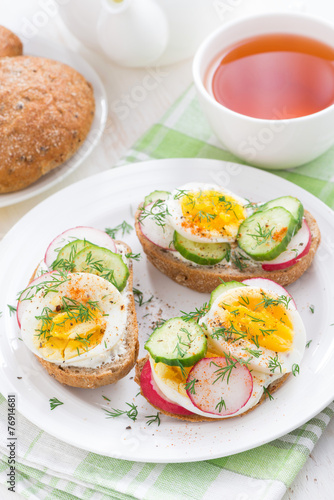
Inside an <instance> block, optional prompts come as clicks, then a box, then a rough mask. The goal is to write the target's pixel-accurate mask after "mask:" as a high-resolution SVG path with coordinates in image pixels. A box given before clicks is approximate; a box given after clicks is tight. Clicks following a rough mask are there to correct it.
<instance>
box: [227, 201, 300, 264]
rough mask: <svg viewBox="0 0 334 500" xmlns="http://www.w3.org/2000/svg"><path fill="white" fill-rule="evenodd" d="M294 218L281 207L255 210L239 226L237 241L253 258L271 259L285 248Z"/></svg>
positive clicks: (292, 228) (289, 238)
mask: <svg viewBox="0 0 334 500" xmlns="http://www.w3.org/2000/svg"><path fill="white" fill-rule="evenodd" d="M295 230H296V220H295V219H294V217H293V216H292V215H291V213H290V212H288V210H286V209H285V208H282V207H275V208H270V209H268V210H263V211H260V212H255V214H253V215H251V216H250V217H248V218H247V219H245V220H244V221H243V222H242V223H241V224H240V227H239V232H238V236H237V242H238V245H239V247H240V248H242V250H244V251H245V252H246V253H247V254H248V255H250V256H251V257H252V258H253V259H254V260H273V259H275V258H276V257H277V256H278V255H280V254H281V253H282V252H284V250H286V248H287V246H288V243H289V242H290V240H291V238H292V236H293V235H294V234H295Z"/></svg>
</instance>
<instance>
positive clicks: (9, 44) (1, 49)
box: [0, 26, 23, 57]
mask: <svg viewBox="0 0 334 500" xmlns="http://www.w3.org/2000/svg"><path fill="white" fill-rule="evenodd" d="M22 49H23V47H22V42H21V40H20V39H19V37H18V36H16V35H15V34H14V33H13V32H12V31H10V30H9V29H7V28H5V27H4V26H0V57H13V56H21V55H22Z"/></svg>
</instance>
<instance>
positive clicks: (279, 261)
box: [262, 219, 312, 271]
mask: <svg viewBox="0 0 334 500" xmlns="http://www.w3.org/2000/svg"><path fill="white" fill-rule="evenodd" d="M311 242H312V235H311V231H310V228H309V226H308V224H307V222H306V220H305V219H303V223H302V227H301V228H300V229H299V231H298V233H297V234H295V236H294V237H293V238H292V240H291V241H290V243H289V244H288V247H287V249H286V250H285V251H284V252H282V253H281V254H280V255H279V256H278V257H276V259H274V260H270V261H266V262H262V269H263V270H264V271H276V270H279V269H286V268H287V267H291V266H293V265H294V264H296V262H298V261H299V260H300V259H301V258H302V257H304V256H305V255H307V254H308V252H309V250H310V247H311Z"/></svg>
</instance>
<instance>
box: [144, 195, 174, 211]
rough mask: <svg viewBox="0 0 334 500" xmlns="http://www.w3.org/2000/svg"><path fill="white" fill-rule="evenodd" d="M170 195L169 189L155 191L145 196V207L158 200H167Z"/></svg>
mask: <svg viewBox="0 0 334 500" xmlns="http://www.w3.org/2000/svg"><path fill="white" fill-rule="evenodd" d="M169 195H170V192H169V191H153V192H152V193H150V194H148V195H147V196H145V199H144V207H147V205H149V204H150V203H154V202H155V201H157V200H162V201H165V200H167V198H168V196H169Z"/></svg>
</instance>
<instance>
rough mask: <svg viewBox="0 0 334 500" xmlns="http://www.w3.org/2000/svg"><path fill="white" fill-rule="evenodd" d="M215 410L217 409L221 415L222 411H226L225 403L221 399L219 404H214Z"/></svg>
mask: <svg viewBox="0 0 334 500" xmlns="http://www.w3.org/2000/svg"><path fill="white" fill-rule="evenodd" d="M217 409H218V411H219V413H221V412H222V410H223V409H225V410H226V403H225V401H224V399H223V398H220V401H219V403H217V404H216V406H215V410H217Z"/></svg>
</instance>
